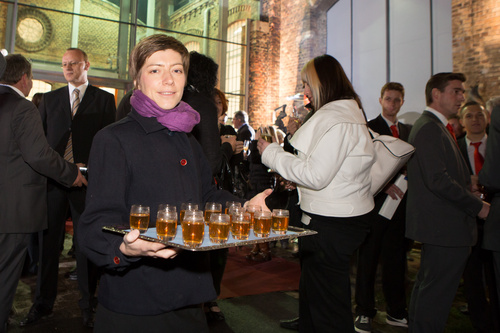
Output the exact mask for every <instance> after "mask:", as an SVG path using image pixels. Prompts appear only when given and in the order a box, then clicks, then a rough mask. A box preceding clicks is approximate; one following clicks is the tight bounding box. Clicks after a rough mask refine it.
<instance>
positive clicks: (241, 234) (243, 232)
mask: <svg viewBox="0 0 500 333" xmlns="http://www.w3.org/2000/svg"><path fill="white" fill-rule="evenodd" d="M249 234H250V213H245V212H243V211H239V212H237V213H234V214H233V218H232V221H231V235H232V236H233V238H234V239H238V240H247V239H248V235H249Z"/></svg>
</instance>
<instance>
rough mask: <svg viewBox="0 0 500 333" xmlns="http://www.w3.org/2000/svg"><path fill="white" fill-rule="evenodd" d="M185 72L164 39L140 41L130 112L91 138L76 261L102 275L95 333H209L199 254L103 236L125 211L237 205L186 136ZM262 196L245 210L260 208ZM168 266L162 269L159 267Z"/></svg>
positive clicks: (206, 277)
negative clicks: (80, 254) (80, 256)
mask: <svg viewBox="0 0 500 333" xmlns="http://www.w3.org/2000/svg"><path fill="white" fill-rule="evenodd" d="M188 67H189V53H188V51H187V49H186V48H185V47H184V45H183V44H182V43H180V42H179V41H177V40H176V39H175V38H172V37H169V36H166V35H152V36H149V37H146V38H144V39H143V40H142V41H140V42H139V43H138V44H137V45H136V47H135V48H134V50H133V51H132V54H131V56H130V74H131V77H132V78H133V80H134V84H135V90H134V93H133V95H132V97H131V100H130V103H131V105H132V111H131V112H130V113H129V114H128V115H127V116H126V117H125V118H123V119H122V120H120V121H118V122H116V123H114V124H112V125H110V126H108V127H106V128H105V129H103V130H102V131H100V132H99V133H98V134H97V135H96V137H95V138H94V142H93V146H92V151H91V154H90V161H89V180H90V181H89V186H88V192H87V194H88V195H87V202H86V209H85V211H84V213H83V215H82V217H81V222H80V223H81V227H80V228H81V232H80V233H79V234H78V237H80V238H79V241H80V242H81V243H80V244H82V251H84V253H85V254H86V255H87V256H88V258H89V259H90V260H92V261H93V262H94V263H96V264H97V265H98V266H100V267H102V268H103V271H104V273H103V275H102V277H101V280H100V285H99V306H98V308H97V314H96V322H95V329H94V332H165V331H169V332H208V327H207V323H206V319H205V315H204V313H203V310H202V303H204V302H208V301H211V300H213V299H215V297H216V295H215V291H214V287H213V284H212V279H211V276H210V268H209V265H208V260H207V258H208V257H207V256H208V253H207V252H193V251H179V249H177V248H170V247H166V246H165V245H163V244H161V243H155V242H148V241H144V240H142V239H140V238H138V237H139V231H138V230H133V231H132V232H130V233H128V234H127V235H126V236H124V237H120V236H118V235H116V234H113V233H108V232H103V231H102V227H103V226H115V225H128V224H129V211H130V207H131V206H132V205H133V204H141V205H146V206H149V207H150V210H151V214H150V216H152V217H153V218H151V220H150V227H152V226H154V224H155V218H154V217H156V210H157V207H158V205H159V204H162V203H169V204H174V205H177V206H180V204H181V203H182V202H195V203H198V204H199V206H200V207H203V206H204V204H205V202H207V201H211V202H226V201H234V200H237V198H236V197H234V196H232V195H231V194H229V193H228V192H225V191H221V190H217V189H216V188H215V186H214V184H213V178H212V176H211V170H210V167H209V165H208V162H207V160H206V158H205V157H204V154H203V152H202V149H201V147H200V145H199V144H198V142H197V141H196V140H195V139H194V137H193V136H192V135H190V134H189V132H190V131H191V129H192V128H193V127H194V125H195V124H197V123H198V122H199V119H200V116H199V114H198V113H197V112H196V111H195V110H194V109H192V108H191V107H190V106H189V105H188V104H186V103H184V102H181V97H182V94H183V90H184V87H185V84H186V73H187V71H188ZM266 194H267V193H265V194H264V193H261V194H259V195H257V196H256V197H254V198H253V199H252V200H251V203H252V204H254V203H256V204H259V205H263V203H264V198H265V197H266ZM166 259H168V260H166Z"/></svg>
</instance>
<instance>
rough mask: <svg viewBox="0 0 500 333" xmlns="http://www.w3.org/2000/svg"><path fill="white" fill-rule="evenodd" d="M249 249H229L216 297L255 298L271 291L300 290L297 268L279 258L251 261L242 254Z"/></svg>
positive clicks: (245, 253)
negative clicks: (218, 292)
mask: <svg viewBox="0 0 500 333" xmlns="http://www.w3.org/2000/svg"><path fill="white" fill-rule="evenodd" d="M249 251H250V249H249V248H246V247H244V248H240V249H239V250H238V251H236V249H235V248H230V249H229V255H228V258H227V264H226V270H225V271H224V277H223V279H222V286H221V294H220V296H219V298H231V297H239V296H247V295H258V294H264V293H269V292H274V291H293V290H298V289H299V279H300V266H299V264H298V263H295V262H291V261H288V260H285V259H283V258H279V257H273V258H272V260H271V261H266V262H262V263H260V262H253V261H250V260H247V259H246V258H245V255H247V254H248V252H249Z"/></svg>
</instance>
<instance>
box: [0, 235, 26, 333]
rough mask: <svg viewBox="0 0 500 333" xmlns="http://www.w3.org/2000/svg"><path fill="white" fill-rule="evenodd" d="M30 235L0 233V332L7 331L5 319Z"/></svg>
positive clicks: (7, 317)
mask: <svg viewBox="0 0 500 333" xmlns="http://www.w3.org/2000/svg"><path fill="white" fill-rule="evenodd" d="M30 237H31V234H29V233H26V234H2V233H0V249H1V250H0V281H1V282H0V283H1V287H0V333H5V332H7V327H6V325H7V320H8V319H9V314H10V310H11V309H12V303H13V302H14V296H15V295H16V289H17V284H18V282H19V278H20V277H21V272H22V270H23V266H24V260H25V258H26V253H27V252H28V244H29V240H30Z"/></svg>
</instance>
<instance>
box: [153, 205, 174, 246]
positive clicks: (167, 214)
mask: <svg viewBox="0 0 500 333" xmlns="http://www.w3.org/2000/svg"><path fill="white" fill-rule="evenodd" d="M160 206H162V205H160ZM176 233H177V211H176V210H167V209H166V208H165V207H162V208H161V209H160V208H159V209H158V213H157V217H156V234H157V236H158V238H159V239H161V240H164V241H171V240H172V239H174V238H175V234H176Z"/></svg>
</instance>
